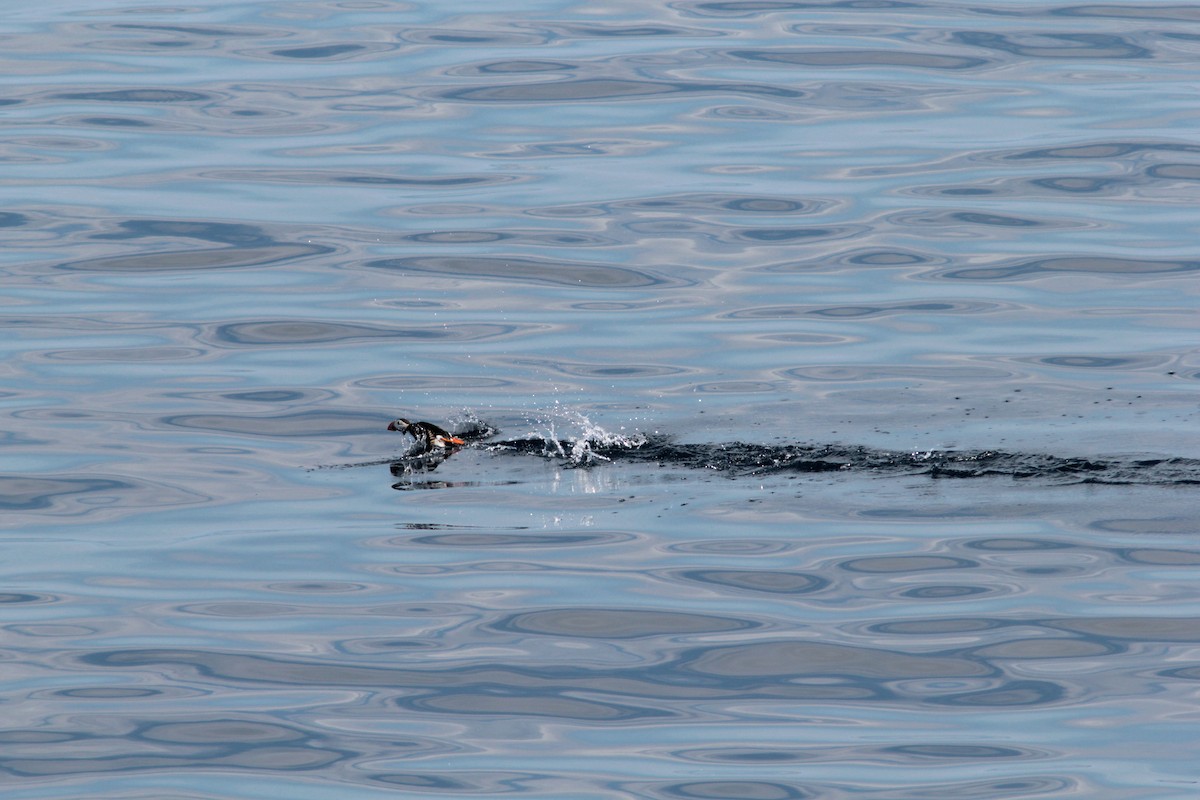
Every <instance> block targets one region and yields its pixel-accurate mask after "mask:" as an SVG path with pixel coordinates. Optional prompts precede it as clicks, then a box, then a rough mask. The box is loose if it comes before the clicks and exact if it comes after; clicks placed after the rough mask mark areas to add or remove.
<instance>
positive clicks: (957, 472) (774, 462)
mask: <svg viewBox="0 0 1200 800" xmlns="http://www.w3.org/2000/svg"><path fill="white" fill-rule="evenodd" d="M455 432H456V434H457V435H458V436H461V437H462V438H464V439H466V440H467V445H466V447H468V448H473V449H480V450H484V451H487V452H491V453H495V454H497V455H500V456H535V457H539V458H546V459H552V460H557V461H560V462H561V463H562V465H563V466H566V467H573V468H590V467H596V466H599V465H602V464H605V463H637V464H654V465H656V466H660V467H667V468H675V469H688V470H703V471H708V472H716V473H723V474H725V475H728V476H730V477H745V476H767V475H780V474H805V473H831V472H845V473H855V474H859V475H863V474H878V475H924V476H928V477H930V478H987V477H1001V478H1011V479H1014V480H1026V481H1032V482H1041V483H1052V484H1055V485H1069V484H1109V485H1137V486H1177V485H1191V484H1200V459H1195V458H1182V457H1161V456H1158V457H1152V456H1138V455H1132V456H1103V457H1099V456H1097V457H1077V456H1057V455H1049V454H1043V453H1013V452H1007V451H1003V450H924V451H914V452H902V451H894V450H881V449H876V448H871V447H863V446H858V445H843V444H817V443H803V444H802V443H796V444H754V443H748V442H702V443H681V442H678V441H675V440H674V439H673V438H671V437H669V436H661V435H651V436H645V435H641V434H637V435H633V436H627V435H616V434H611V433H608V432H606V431H604V430H603V429H601V428H599V427H591V428H590V429H588V430H587V431H585V432H584V433H583V434H581V435H580V436H578V437H575V438H567V439H564V438H557V437H554V436H537V435H530V436H528V437H525V438H520V439H501V440H497V439H495V438H494V437H496V436H497V435H498V434H499V431H498V430H497V429H495V428H493V427H491V426H489V425H487V424H486V423H482V422H478V423H477V422H472V423H469V424H467V425H466V426H460V427H459V428H458V429H457V430H456V431H455ZM455 452H457V451H456V450H451V451H448V452H447V453H436V454H425V455H405V456H401V457H399V458H388V459H380V460H377V461H372V462H366V463H362V464H356V465H350V466H367V465H368V464H391V467H392V472H393V473H394V474H396V475H404V474H412V473H414V472H428V471H432V470H434V469H436V468H437V467H438V466H439V465H440V464H441V463H442V462H444V461H445V460H446V459H447V458H449V457H452V456H453V455H454V453H455Z"/></svg>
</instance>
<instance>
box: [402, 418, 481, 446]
mask: <svg viewBox="0 0 1200 800" xmlns="http://www.w3.org/2000/svg"><path fill="white" fill-rule="evenodd" d="M387 429H388V430H389V431H399V432H400V433H407V434H408V435H409V436H412V437H413V438H414V439H416V440H417V441H418V442H419V443H420V444H421V452H422V453H428V452H429V451H430V450H432V449H434V448H435V447H436V448H439V449H441V450H445V449H446V447H447V446H449V445H452V444H466V442H464V441H463V440H462V439H460V438H458V437H457V436H455V435H453V434H451V433H450V432H449V431H447V430H446V429H445V428H439V427H438V426H437V425H434V424H433V423H432V422H409V421H408V420H406V419H396V420H392V421H391V422H390V423H388V427H387Z"/></svg>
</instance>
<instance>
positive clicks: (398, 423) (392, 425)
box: [388, 419, 412, 433]
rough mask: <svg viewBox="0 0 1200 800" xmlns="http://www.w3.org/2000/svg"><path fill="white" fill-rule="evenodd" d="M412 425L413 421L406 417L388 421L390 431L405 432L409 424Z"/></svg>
mask: <svg viewBox="0 0 1200 800" xmlns="http://www.w3.org/2000/svg"><path fill="white" fill-rule="evenodd" d="M411 425H412V423H411V422H409V421H408V420H406V419H394V420H392V421H391V422H389V423H388V430H389V431H400V432H401V433H404V432H405V431H407V430H408V429H409V426H411Z"/></svg>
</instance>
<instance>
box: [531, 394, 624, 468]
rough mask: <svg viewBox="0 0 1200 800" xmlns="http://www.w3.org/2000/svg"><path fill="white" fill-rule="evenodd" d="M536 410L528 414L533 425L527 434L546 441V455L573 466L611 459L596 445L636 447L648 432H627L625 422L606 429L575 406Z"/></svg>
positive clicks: (607, 447)
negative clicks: (610, 429)
mask: <svg viewBox="0 0 1200 800" xmlns="http://www.w3.org/2000/svg"><path fill="white" fill-rule="evenodd" d="M536 413H537V416H536V417H531V418H527V422H529V424H530V425H533V426H534V429H533V430H531V431H530V432H529V434H528V435H527V436H526V438H529V439H540V440H541V441H542V442H543V443H544V444H545V451H544V454H545V455H546V456H549V457H552V458H565V459H567V460H568V462H569V463H571V464H572V465H574V466H586V465H588V464H594V463H596V462H598V461H611V460H612V459H610V458H608V457H607V456H605V455H602V454H600V453H598V452H596V451H597V449H611V448H614V447H615V448H623V449H634V448H637V447H641V446H642V445H644V444H645V443H646V436H645V434H643V433H641V432H639V431H633V432H626V431H625V428H624V426H622V427H621V428H620V429H619V430H618V431H609V430H606V429H605V428H603V427H601V426H600V425H599V424H597V423H595V422H592V420H591V419H589V418H588V416H587V415H586V414H584V413H583V412H581V411H576V410H575V409H569V408H562V407H558V406H557V405H556V407H555V408H553V409H550V410H546V411H539V412H536Z"/></svg>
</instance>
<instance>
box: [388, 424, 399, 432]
mask: <svg viewBox="0 0 1200 800" xmlns="http://www.w3.org/2000/svg"><path fill="white" fill-rule="evenodd" d="M388 430H389V431H398V430H400V429H399V428H397V427H396V423H395V422H389V423H388Z"/></svg>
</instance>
